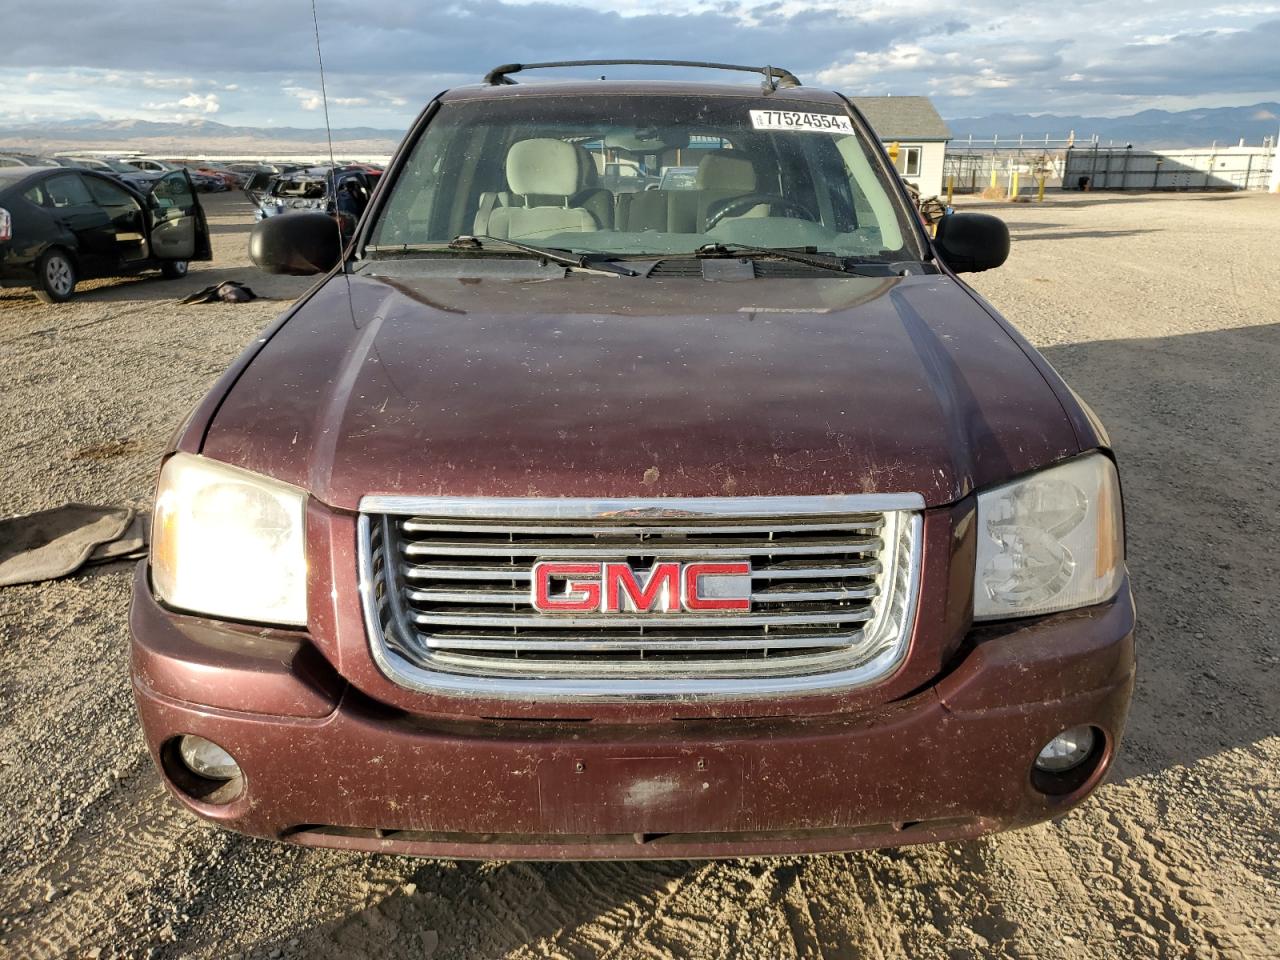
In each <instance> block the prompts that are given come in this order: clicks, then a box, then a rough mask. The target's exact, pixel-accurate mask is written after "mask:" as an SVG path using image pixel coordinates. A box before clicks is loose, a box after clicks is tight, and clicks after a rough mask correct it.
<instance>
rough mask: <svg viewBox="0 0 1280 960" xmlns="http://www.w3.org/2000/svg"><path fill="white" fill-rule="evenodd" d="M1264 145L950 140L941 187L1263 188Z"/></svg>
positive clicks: (1271, 151)
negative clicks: (1153, 146)
mask: <svg viewBox="0 0 1280 960" xmlns="http://www.w3.org/2000/svg"><path fill="white" fill-rule="evenodd" d="M1274 158H1275V147H1274V146H1273V145H1272V143H1271V142H1270V141H1268V142H1265V143H1264V144H1263V145H1262V146H1258V147H1244V146H1236V147H1217V146H1216V145H1215V146H1213V147H1210V148H1207V149H1204V150H1135V149H1133V148H1132V147H1128V146H1121V147H1117V146H1115V145H1108V146H1103V145H1102V144H1101V143H1100V142H1099V141H1098V138H1097V137H1093V138H1090V139H1089V140H1085V141H1081V142H1078V141H1076V140H1075V138H1073V137H1068V138H1062V139H1054V138H1053V137H1047V136H1046V137H1044V138H1042V139H1035V140H1033V139H1029V138H1026V137H1019V138H1017V139H1009V138H1006V139H1001V138H998V137H993V138H991V139H990V140H975V139H973V138H972V137H970V138H967V139H965V140H953V141H951V143H949V144H948V145H947V154H946V158H945V160H944V161H943V185H944V188H947V187H949V188H950V189H951V190H952V191H954V192H955V193H980V192H981V191H983V190H985V189H986V188H988V187H991V186H995V187H998V188H1001V189H1003V190H1004V191H1005V192H1006V193H1008V194H1013V193H1014V192H1015V191H1016V192H1017V193H1021V194H1026V193H1028V192H1034V191H1036V190H1037V189H1039V183H1040V180H1041V179H1043V180H1044V181H1045V186H1046V187H1047V188H1051V189H1052V188H1061V189H1064V190H1080V189H1090V190H1265V189H1267V188H1268V185H1269V182H1270V177H1271V168H1272V165H1273V164H1274V162H1275V159H1274Z"/></svg>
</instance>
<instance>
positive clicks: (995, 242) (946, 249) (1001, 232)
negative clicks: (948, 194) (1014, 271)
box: [933, 213, 1009, 273]
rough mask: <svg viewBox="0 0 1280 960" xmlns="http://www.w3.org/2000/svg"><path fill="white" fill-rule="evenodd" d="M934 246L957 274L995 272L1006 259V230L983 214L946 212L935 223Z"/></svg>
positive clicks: (997, 218) (994, 219)
mask: <svg viewBox="0 0 1280 960" xmlns="http://www.w3.org/2000/svg"><path fill="white" fill-rule="evenodd" d="M933 245H934V247H935V248H936V249H937V251H938V255H939V256H941V257H942V260H943V262H944V263H946V265H947V266H948V267H950V268H951V269H952V270H954V271H955V272H956V273H980V272H982V271H983V270H994V269H995V268H996V267H998V266H1000V265H1001V264H1003V263H1004V262H1005V261H1006V260H1008V259H1009V228H1008V227H1007V226H1006V225H1005V222H1004V221H1003V220H1001V219H1000V218H999V217H993V216H991V215H990V214H986V213H948V214H947V215H946V216H944V217H943V218H942V219H941V220H939V221H938V229H937V232H936V233H935V234H934V237H933Z"/></svg>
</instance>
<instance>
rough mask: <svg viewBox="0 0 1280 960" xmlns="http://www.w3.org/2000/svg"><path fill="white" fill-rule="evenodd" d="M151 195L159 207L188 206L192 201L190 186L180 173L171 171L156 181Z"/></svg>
mask: <svg viewBox="0 0 1280 960" xmlns="http://www.w3.org/2000/svg"><path fill="white" fill-rule="evenodd" d="M151 196H152V198H153V199H154V200H155V201H156V203H157V205H158V206H161V207H172V206H180V207H182V206H189V205H190V204H191V202H192V197H191V188H190V187H188V186H187V178H186V177H184V176H182V174H181V173H171V174H169V176H167V177H165V178H164V179H163V180H161V181H160V182H159V183H157V184H156V185H155V189H154V190H152V191H151Z"/></svg>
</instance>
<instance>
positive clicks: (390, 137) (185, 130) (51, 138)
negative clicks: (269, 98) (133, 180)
mask: <svg viewBox="0 0 1280 960" xmlns="http://www.w3.org/2000/svg"><path fill="white" fill-rule="evenodd" d="M404 133H405V131H404V130H384V129H377V128H375V127H341V128H335V129H334V131H333V139H334V141H335V142H342V143H352V142H362V143H369V142H371V141H375V142H383V143H385V144H386V147H387V150H388V151H389V150H391V149H392V148H393V147H394V146H395V145H396V144H397V143H399V142H400V138H401V137H403V136H404ZM139 140H140V141H147V142H149V143H151V144H155V143H157V142H164V141H172V142H175V143H183V144H192V143H204V144H207V148H208V149H214V148H216V147H218V146H219V145H220V144H222V143H225V142H228V141H236V142H241V143H243V142H246V141H253V142H262V143H263V144H264V145H269V144H273V143H287V144H290V145H295V146H296V145H300V144H307V145H312V146H318V145H321V144H323V143H324V142H325V140H326V137H325V130H324V128H323V127H318V128H302V127H246V126H231V125H229V124H225V123H218V122H217V121H214V120H188V121H182V122H173V123H161V122H156V121H153V120H102V119H100V118H99V119H92V118H89V119H81V120H49V121H43V122H39V123H24V124H15V123H6V122H4V121H3V120H0V147H2V146H4V145H5V144H7V143H11V142H16V143H21V144H25V145H27V146H29V147H40V146H42V145H44V148H45V149H66V148H71V149H74V147H75V145H77V144H83V145H84V146H85V147H86V148H88V147H89V146H90V145H98V146H102V147H104V148H112V147H115V146H119V145H122V144H125V143H129V142H132V141H139Z"/></svg>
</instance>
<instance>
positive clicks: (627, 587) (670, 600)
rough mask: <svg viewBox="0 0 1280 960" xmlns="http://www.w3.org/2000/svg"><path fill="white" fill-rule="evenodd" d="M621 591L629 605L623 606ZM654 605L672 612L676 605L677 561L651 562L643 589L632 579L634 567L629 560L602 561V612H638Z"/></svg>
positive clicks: (678, 567)
mask: <svg viewBox="0 0 1280 960" xmlns="http://www.w3.org/2000/svg"><path fill="white" fill-rule="evenodd" d="M664 588H665V589H664ZM624 592H625V593H626V595H627V597H628V598H629V599H630V600H631V607H629V608H628V607H624V606H623V602H622V594H623V593H624ZM655 608H656V609H660V610H661V611H662V612H664V613H674V612H675V611H677V610H679V609H680V564H678V563H657V564H654V566H653V569H652V570H650V571H649V579H648V581H646V583H645V585H644V588H643V589H642V588H641V587H640V584H639V583H638V582H637V581H636V575H635V571H634V570H632V569H631V565H630V564H627V563H606V564H605V565H604V606H603V607H602V608H601V610H602V612H605V613H608V612H615V611H616V612H621V611H622V610H625V609H634V610H636V611H637V612H639V613H648V612H649V611H651V610H654V609H655Z"/></svg>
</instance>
